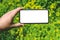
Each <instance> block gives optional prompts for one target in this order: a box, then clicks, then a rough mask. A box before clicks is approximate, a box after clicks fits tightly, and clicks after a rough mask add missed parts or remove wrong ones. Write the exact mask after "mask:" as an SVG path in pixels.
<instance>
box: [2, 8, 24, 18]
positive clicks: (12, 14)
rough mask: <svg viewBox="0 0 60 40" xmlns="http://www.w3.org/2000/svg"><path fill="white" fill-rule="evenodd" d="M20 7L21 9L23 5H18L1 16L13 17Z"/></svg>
mask: <svg viewBox="0 0 60 40" xmlns="http://www.w3.org/2000/svg"><path fill="white" fill-rule="evenodd" d="M21 9H23V7H18V8H16V9H14V10H12V11H9V12H7V13H6V14H5V15H3V17H6V16H9V17H10V18H12V17H14V16H15V14H17V12H19V11H20V10H21Z"/></svg>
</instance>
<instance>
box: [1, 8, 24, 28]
mask: <svg viewBox="0 0 60 40" xmlns="http://www.w3.org/2000/svg"><path fill="white" fill-rule="evenodd" d="M21 9H22V8H20V7H19V8H17V9H14V10H12V11H9V12H7V13H6V14H4V15H3V16H2V17H1V18H0V29H6V28H11V27H17V26H23V25H24V24H21V23H16V24H12V20H13V17H14V16H15V15H16V14H17V12H19V11H20V10H21Z"/></svg>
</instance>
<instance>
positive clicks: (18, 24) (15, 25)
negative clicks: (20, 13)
mask: <svg viewBox="0 0 60 40" xmlns="http://www.w3.org/2000/svg"><path fill="white" fill-rule="evenodd" d="M17 26H24V24H21V23H16V24H12V25H10V27H17Z"/></svg>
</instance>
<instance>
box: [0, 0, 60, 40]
mask: <svg viewBox="0 0 60 40" xmlns="http://www.w3.org/2000/svg"><path fill="white" fill-rule="evenodd" d="M59 5H60V1H59V0H57V1H56V0H55V1H54V0H0V17H1V16H2V15H4V14H5V13H6V12H8V11H10V10H13V9H15V8H17V7H24V9H48V11H49V23H48V24H25V25H24V27H19V28H12V29H9V30H5V31H0V40H23V39H24V40H60V6H59ZM13 22H14V23H17V22H19V13H18V14H17V15H16V16H15V18H14V20H13Z"/></svg>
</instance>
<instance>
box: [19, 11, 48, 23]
mask: <svg viewBox="0 0 60 40" xmlns="http://www.w3.org/2000/svg"><path fill="white" fill-rule="evenodd" d="M20 23H48V10H20Z"/></svg>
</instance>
